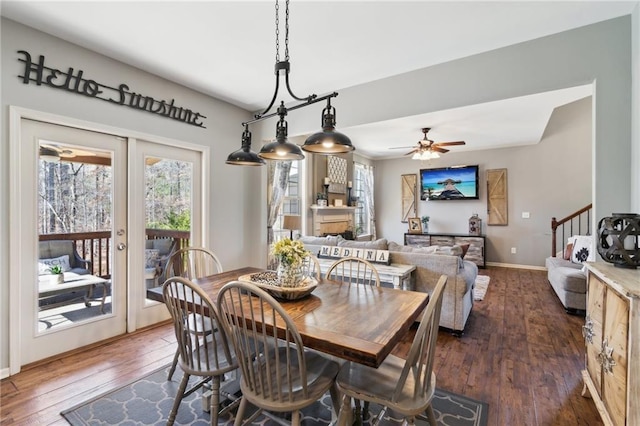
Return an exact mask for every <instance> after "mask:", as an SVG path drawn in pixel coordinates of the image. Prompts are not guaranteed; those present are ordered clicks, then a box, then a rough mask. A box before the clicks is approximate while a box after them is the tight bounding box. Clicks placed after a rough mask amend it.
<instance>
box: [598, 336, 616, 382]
mask: <svg viewBox="0 0 640 426" xmlns="http://www.w3.org/2000/svg"><path fill="white" fill-rule="evenodd" d="M597 357H598V362H599V363H600V365H602V370H603V371H604V372H605V373H609V374H613V367H614V366H616V365H617V363H616V361H615V360H614V359H613V347H611V346H609V340H608V339H604V340H603V341H602V350H601V351H600V353H599V354H598V356H597Z"/></svg>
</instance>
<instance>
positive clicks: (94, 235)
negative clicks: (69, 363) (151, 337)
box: [11, 119, 128, 365]
mask: <svg viewBox="0 0 640 426" xmlns="http://www.w3.org/2000/svg"><path fill="white" fill-rule="evenodd" d="M21 131H22V137H21V143H20V148H19V151H20V179H19V180H18V188H17V191H18V193H19V194H20V216H19V217H17V218H16V220H18V221H19V224H15V223H14V224H13V225H14V226H16V225H17V230H18V231H19V234H17V235H16V238H12V243H11V245H12V247H14V249H15V250H17V251H18V252H19V253H20V254H21V255H20V256H19V257H18V259H19V261H18V265H17V268H18V270H19V271H20V274H19V276H20V278H19V282H18V283H15V282H14V283H12V288H17V289H18V290H19V292H20V293H19V294H20V299H19V300H20V310H19V324H20V365H24V364H28V363H30V362H33V361H37V360H40V359H43V358H46V357H49V356H52V355H55V354H58V353H62V352H65V351H69V350H72V349H76V348H78V347H81V346H85V345H88V344H91V343H95V342H98V341H100V340H104V339H107V338H109V337H113V336H116V335H119V334H123V333H124V332H125V331H126V318H127V309H126V308H127V304H126V302H127V286H126V280H127V251H126V246H127V238H128V231H127V206H126V197H122V196H119V194H126V188H127V186H126V185H127V150H126V141H125V139H123V138H119V137H117V136H114V135H108V134H103V133H96V132H89V131H85V130H79V129H75V128H70V127H66V126H59V125H55V124H47V123H42V122H37V121H32V120H27V119H23V120H22V121H21ZM41 236H50V237H52V238H53V239H52V240H46V241H43V240H42V239H41ZM98 238H99V239H100V240H101V241H105V243H103V244H97V246H100V247H99V248H97V247H95V246H93V245H92V246H91V247H89V248H86V247H85V248H83V247H82V246H84V245H85V242H86V240H87V239H88V240H90V241H93V240H94V239H98ZM80 239H82V243H80V242H79V241H80ZM106 241H109V242H110V243H106ZM67 243H71V244H72V249H71V251H69V249H67V248H65V249H64V250H62V251H58V248H59V247H63V246H64V247H66V246H67ZM51 247H55V249H50V248H51ZM118 248H120V250H118ZM98 250H99V252H98ZM74 251H75V253H74ZM76 254H77V256H78V257H80V258H83V259H85V260H92V261H93V262H92V263H91V264H90V265H89V264H86V263H82V264H79V263H78V264H76V263H75V262H74V259H73V258H74V257H75V256H76ZM44 256H46V258H43V257H44ZM65 257H66V258H65ZM98 259H100V260H98ZM107 260H108V261H109V265H108V266H107V265H106V264H103V262H105V261H107ZM52 263H59V264H61V265H62V268H63V270H64V271H65V272H64V274H63V275H64V280H65V281H64V283H62V284H57V285H58V286H59V287H60V290H59V291H55V289H54V291H52V292H45V290H46V289H47V285H50V284H49V283H48V282H47V281H48V280H49V278H50V277H51V275H52V273H51V271H50V268H47V267H46V265H50V264H52ZM96 263H100V264H96ZM77 265H81V269H84V271H81V274H77V275H71V274H72V273H73V272H71V267H72V266H77ZM79 269H80V268H79ZM86 276H92V277H95V279H96V280H102V282H101V283H100V284H88V285H86V286H83V285H81V283H83V282H90V281H80V280H86V278H85V277H86ZM94 282H95V281H94ZM15 284H17V287H16V286H15ZM76 284H77V285H78V286H77V287H75V285H76ZM63 290H64V291H63ZM66 290H69V291H66ZM47 291H48V290H47ZM98 292H102V294H100V295H98V294H96V293H98ZM96 296H98V297H96ZM76 299H78V300H77V301H76ZM94 299H95V300H94ZM105 308H106V309H105ZM12 319H13V318H12Z"/></svg>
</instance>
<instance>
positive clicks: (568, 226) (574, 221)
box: [551, 204, 593, 257]
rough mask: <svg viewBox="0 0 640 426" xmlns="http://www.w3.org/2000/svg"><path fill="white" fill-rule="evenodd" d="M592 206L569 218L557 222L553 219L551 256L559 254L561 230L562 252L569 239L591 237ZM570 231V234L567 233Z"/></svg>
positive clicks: (574, 213) (572, 214)
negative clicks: (579, 236)
mask: <svg viewBox="0 0 640 426" xmlns="http://www.w3.org/2000/svg"><path fill="white" fill-rule="evenodd" d="M592 206H593V205H592V204H589V205H588V206H585V207H583V208H581V209H580V210H578V211H575V212H573V213H571V214H570V215H569V216H567V217H565V218H562V219H560V220H556V218H555V217H552V218H551V256H552V257H555V256H556V254H557V242H556V241H557V237H558V235H557V232H558V228H560V231H561V234H562V240H561V241H562V252H563V253H564V248H565V246H566V244H567V238H568V237H570V236H572V235H591V208H592ZM567 231H568V232H567Z"/></svg>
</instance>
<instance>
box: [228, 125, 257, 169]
mask: <svg viewBox="0 0 640 426" xmlns="http://www.w3.org/2000/svg"><path fill="white" fill-rule="evenodd" d="M226 163H227V164H231V165H234V166H262V165H264V164H265V161H264V160H263V159H262V158H260V157H258V154H256V153H255V152H253V151H251V132H250V131H249V126H248V125H246V126H245V127H244V132H243V133H242V148H240V149H239V150H237V151H235V152H232V153H231V154H229V156H228V157H227V161H226Z"/></svg>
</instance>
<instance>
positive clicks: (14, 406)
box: [0, 267, 602, 426]
mask: <svg viewBox="0 0 640 426" xmlns="http://www.w3.org/2000/svg"><path fill="white" fill-rule="evenodd" d="M480 273H481V274H483V275H488V276H490V277H491V282H490V284H489V288H488V290H487V294H486V296H485V299H484V300H483V301H479V302H475V303H474V306H473V310H472V312H471V315H470V317H469V320H468V322H467V326H466V327H465V332H464V334H463V335H462V337H455V336H453V335H452V334H451V333H449V332H448V331H446V330H441V331H440V333H439V335H438V343H437V351H436V360H435V366H434V369H435V371H436V373H437V381H438V387H440V388H442V389H445V390H449V391H452V392H456V393H459V394H463V395H466V396H468V397H470V398H474V399H478V400H481V401H485V402H487V403H488V404H489V413H488V414H489V415H488V420H489V421H488V426H512V425H518V426H519V425H527V426H529V425H531V426H555V425H557V426H572V425H585V426H600V425H602V422H601V420H600V417H599V416H598V413H597V411H596V409H595V405H594V404H593V401H592V400H591V399H589V398H585V397H583V396H581V391H582V378H581V376H580V370H581V369H582V368H584V343H583V338H582V328H581V327H582V325H583V323H584V318H581V317H579V316H572V315H568V314H567V313H566V312H565V311H564V309H563V307H562V305H561V303H560V302H559V300H558V298H557V297H556V295H555V293H554V292H553V290H552V289H551V286H550V285H549V283H548V281H547V280H546V272H543V271H531V270H524V269H512V268H497V267H490V268H487V269H484V270H481V271H480ZM414 333H415V328H413V329H412V330H411V331H410V332H409V333H408V334H407V336H405V338H404V339H403V341H402V342H401V343H400V344H399V345H398V346H397V347H396V348H395V349H394V352H393V353H394V354H396V355H399V356H403V355H405V354H406V353H407V351H408V350H409V346H410V345H411V341H412V339H413V334H414ZM174 351H175V336H174V335H173V329H172V327H171V325H169V324H165V325H161V326H158V327H153V328H149V329H146V330H143V331H140V332H136V333H133V334H131V335H127V336H123V337H121V338H118V339H114V340H112V341H109V342H108V343H106V344H104V345H97V346H94V347H90V348H87V349H86V350H84V351H75V352H72V353H69V354H65V355H62V356H59V357H56V358H53V359H49V360H46V361H43V362H39V363H36V364H33V365H30V366H27V367H26V368H24V369H23V371H22V372H20V373H19V374H16V375H14V376H12V377H9V378H6V379H4V380H2V382H1V383H0V424H2V425H3V426H4V425H65V424H66V421H65V420H64V419H63V418H62V417H61V416H60V411H62V410H64V409H67V408H69V407H72V406H74V405H76V404H79V403H82V402H84V401H86V400H88V399H91V398H93V397H95V396H98V395H100V394H102V393H104V392H106V391H108V390H112V389H115V388H118V387H121V386H123V385H125V384H127V383H129V382H130V381H132V380H135V379H136V378H138V377H140V376H143V375H145V374H146V373H148V372H151V371H153V370H155V369H156V368H157V367H160V366H162V365H165V364H168V363H169V362H170V361H171V359H172V357H173V354H174Z"/></svg>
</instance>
